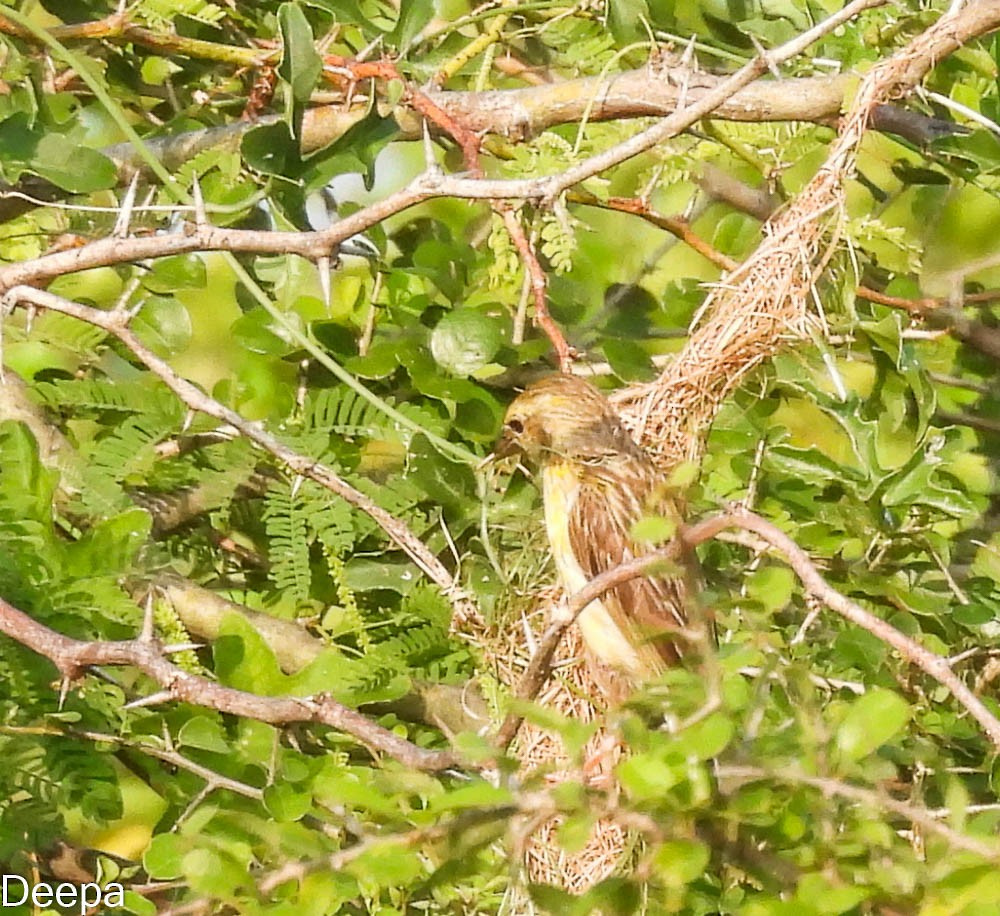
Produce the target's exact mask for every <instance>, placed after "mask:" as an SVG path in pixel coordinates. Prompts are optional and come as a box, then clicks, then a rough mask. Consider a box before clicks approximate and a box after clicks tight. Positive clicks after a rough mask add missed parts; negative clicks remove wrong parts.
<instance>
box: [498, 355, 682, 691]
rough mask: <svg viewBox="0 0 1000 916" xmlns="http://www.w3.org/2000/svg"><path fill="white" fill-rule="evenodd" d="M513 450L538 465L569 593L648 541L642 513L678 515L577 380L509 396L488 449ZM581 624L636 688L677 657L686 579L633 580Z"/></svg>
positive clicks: (613, 421)
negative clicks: (640, 533)
mask: <svg viewBox="0 0 1000 916" xmlns="http://www.w3.org/2000/svg"><path fill="white" fill-rule="evenodd" d="M515 453H518V454H521V455H522V456H523V457H524V458H525V460H526V461H527V462H528V463H529V464H531V465H534V466H535V467H537V468H539V469H540V472H541V475H540V476H541V481H542V483H541V486H542V496H543V501H544V504H545V522H546V529H547V533H548V536H549V543H550V545H551V547H552V554H553V557H554V559H555V562H556V567H557V569H558V571H559V576H560V579H561V580H562V584H563V587H564V588H565V589H566V591H567V592H568V593H570V594H572V593H573V592H576V591H578V590H579V589H580V588H582V587H583V585H584V584H585V583H586V582H587V581H588V580H590V579H592V578H593V577H594V576H596V575H598V574H599V573H602V572H605V571H606V570H608V569H612V568H614V567H616V566H618V565H619V564H621V563H622V562H623V561H625V560H629V559H631V558H632V557H635V556H639V555H641V554H642V553H644V552H646V551H647V550H648V549H649V548H648V546H644V545H642V544H639V543H636V542H635V541H634V540H633V538H632V536H631V530H632V526H633V525H634V524H635V522H636V521H638V519H640V518H641V517H642V516H644V515H661V516H665V517H667V518H674V519H676V520H678V521H679V515H678V511H677V508H676V506H675V505H674V503H673V502H672V501H671V500H669V499H668V498H666V497H665V495H664V493H663V481H662V479H661V477H660V475H659V473H658V472H657V470H656V468H655V466H654V465H653V463H652V461H650V459H649V457H648V456H647V455H646V453H645V452H643V450H642V449H641V448H640V447H639V446H638V445H636V443H635V442H634V441H633V440H632V438H631V436H629V434H628V432H627V431H626V430H625V428H624V427H623V426H622V424H621V420H620V419H619V418H618V416H617V414H615V412H614V410H612V408H611V405H610V404H609V403H608V402H607V400H606V399H605V398H604V396H603V395H602V394H601V393H600V392H599V391H598V390H597V389H596V388H594V386H593V385H591V384H590V383H589V382H586V381H584V380H583V379H580V378H576V377H574V376H570V375H552V376H549V377H547V378H544V379H542V380H541V381H539V382H536V383H535V384H533V385H531V386H530V387H528V388H527V389H526V390H525V391H524V392H523V393H522V394H520V395H518V397H517V398H515V399H514V401H513V402H512V403H511V405H510V407H509V408H508V410H507V415H506V417H505V421H504V427H503V432H502V434H501V437H500V440H499V442H498V443H497V447H496V450H495V454H496V455H497V456H498V457H502V456H505V455H511V454H515ZM578 622H579V625H580V627H581V630H582V631H583V636H584V640H585V641H586V643H587V647H588V649H589V650H590V652H591V653H592V654H593V655H594V656H595V657H596V658H597V659H598V660H599V661H600V662H601V663H602V665H603V666H604V667H605V668H607V669H610V671H611V672H612V673H613V674H617V675H619V676H624V678H625V679H626V681H627V682H628V683H627V686H635V685H636V684H638V683H639V682H641V681H643V680H645V679H647V678H650V677H653V676H655V675H657V674H659V673H661V672H662V671H663V670H664V669H665V668H666V667H667V666H668V665H671V664H674V663H675V662H676V661H677V660H678V658H679V657H680V654H681V650H680V647H679V645H678V642H677V641H675V639H671V635H670V634H671V632H672V631H676V630H678V629H679V628H682V627H684V626H685V613H684V587H683V582H682V581H681V580H680V579H678V578H674V577H669V576H646V577H640V578H637V579H632V580H631V581H629V582H626V583H624V584H622V585H620V586H618V587H617V588H615V589H613V590H611V591H609V592H607V593H605V595H604V596H603V597H602V598H601V599H600V600H599V601H595V602H593V603H592V604H591V605H589V606H588V607H587V608H586V609H585V610H584V612H583V613H582V614H581V615H580V617H579V618H578ZM602 680H606V679H605V678H602ZM612 680H614V679H613V678H612ZM619 680H620V678H619ZM605 686H606V685H605ZM619 686H621V685H619ZM614 693H615V694H616V696H622V691H621V690H615V691H614Z"/></svg>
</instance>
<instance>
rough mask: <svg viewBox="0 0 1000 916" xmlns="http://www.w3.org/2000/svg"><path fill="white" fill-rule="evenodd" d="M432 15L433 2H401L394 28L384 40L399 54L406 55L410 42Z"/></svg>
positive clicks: (402, 0) (424, 0)
mask: <svg viewBox="0 0 1000 916" xmlns="http://www.w3.org/2000/svg"><path fill="white" fill-rule="evenodd" d="M433 15H434V0H401V2H400V4H399V18H398V19H397V20H396V27H395V28H394V29H393V30H392V32H391V33H389V34H388V35H387V36H386V40H387V41H388V42H389V44H390V45H392V46H393V47H395V48H396V49H397V50H398V51H399V52H400V53H401V54H404V53H406V51H407V50H408V49H409V46H410V42H411V41H413V39H414V38H416V36H417V35H418V34H419V33H420V31H421V30H422V29H423V27H424V26H425V25H427V23H428V22H430V21H431V17H432V16H433Z"/></svg>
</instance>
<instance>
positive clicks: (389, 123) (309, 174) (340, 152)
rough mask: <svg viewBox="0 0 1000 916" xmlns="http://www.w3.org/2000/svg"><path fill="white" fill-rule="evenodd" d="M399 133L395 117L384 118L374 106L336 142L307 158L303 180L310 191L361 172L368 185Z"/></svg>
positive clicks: (366, 185) (369, 186)
mask: <svg viewBox="0 0 1000 916" xmlns="http://www.w3.org/2000/svg"><path fill="white" fill-rule="evenodd" d="M398 136H399V124H397V123H396V120H395V118H383V117H382V116H381V115H380V114H379V113H378V109H377V108H373V109H372V110H371V111H370V112H369V113H368V114H367V115H365V117H364V118H362V119H361V120H360V121H358V122H357V123H356V124H354V125H352V126H351V127H350V128H349V129H348V130H347V131H345V132H344V133H343V134H342V135H341V136H339V137H338V138H337V139H336V140H334V141H333V143H331V144H329V145H328V146H325V147H323V148H322V149H321V150H319V151H317V152H315V153H313V154H312V155H311V156H310V157H309V158H308V159H307V160H306V170H305V175H304V181H305V185H306V188H307V189H308V190H316V189H317V188H321V187H323V186H324V185H327V184H329V182H330V180H331V179H332V178H333V177H334V176H336V175H340V174H343V173H344V172H360V173H361V175H362V177H363V179H364V183H365V188H366V189H367V190H369V191H370V190H371V189H372V187H373V185H374V183H375V160H376V158H377V157H378V154H379V153H380V152H382V150H383V149H385V147H386V146H388V145H389V143H390V142H391V141H392V140H394V139H396V137H398Z"/></svg>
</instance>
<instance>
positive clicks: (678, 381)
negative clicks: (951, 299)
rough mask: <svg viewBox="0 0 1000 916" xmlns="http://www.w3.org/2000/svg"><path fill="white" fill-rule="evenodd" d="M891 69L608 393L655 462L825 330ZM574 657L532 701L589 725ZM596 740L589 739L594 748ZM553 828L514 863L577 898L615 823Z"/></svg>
mask: <svg viewBox="0 0 1000 916" xmlns="http://www.w3.org/2000/svg"><path fill="white" fill-rule="evenodd" d="M905 64H906V61H905V59H904V60H901V61H897V60H895V59H894V60H893V61H892V65H893V66H895V67H896V68H897V69H898V68H899V67H900V66H905ZM893 66H889V65H882V66H881V67H877V68H875V69H873V70H872V71H871V72H870V73H869V74H868V75H867V76H866V78H865V80H864V81H863V82H862V85H861V87H860V88H859V91H858V94H857V96H856V97H855V101H854V106H853V109H852V112H851V114H850V115H849V116H848V117H847V118H845V119H844V122H843V125H842V128H841V131H840V135H839V136H838V138H837V140H836V141H835V143H834V144H833V147H832V148H831V151H830V154H829V156H828V158H827V161H826V163H825V164H824V166H823V167H822V168H821V169H820V170H819V171H818V172H817V173H816V175H815V176H814V178H813V179H812V181H811V182H810V183H809V184H808V185H807V186H806V188H805V189H804V190H803V191H802V193H801V194H800V195H799V196H798V197H797V198H796V199H795V200H794V201H793V202H791V203H790V204H789V205H788V206H787V207H786V208H785V209H784V210H783V211H782V212H780V213H778V214H777V215H776V216H775V217H773V218H772V219H771V221H770V222H769V223H767V224H766V225H765V227H764V233H765V238H764V240H763V242H762V243H761V245H760V246H759V247H758V248H757V250H756V251H755V252H754V254H753V255H751V256H750V257H749V258H748V259H747V260H746V261H745V262H744V263H743V264H742V265H740V267H738V268H737V269H736V270H735V271H733V272H732V273H731V274H729V276H727V277H725V278H724V280H722V281H720V282H719V283H717V284H716V285H715V286H714V287H713V288H712V290H711V291H710V294H709V296H708V298H707V299H706V302H705V305H704V306H703V308H702V310H701V312H700V313H699V315H698V316H697V318H696V320H695V322H694V324H693V327H692V331H691V336H690V337H689V339H688V343H687V344H686V346H685V347H684V349H683V350H682V351H681V352H680V353H679V354H678V355H677V358H676V359H675V360H674V361H673V362H672V363H671V364H670V365H668V366H667V368H666V369H665V370H664V372H663V373H662V375H661V376H660V377H659V378H658V379H656V380H655V381H654V382H652V383H650V384H647V385H633V386H631V387H627V388H624V389H622V390H621V391H619V392H617V394H616V395H614V396H613V398H612V401H613V403H614V404H615V406H616V407H617V409H618V411H619V413H620V414H621V416H622V419H623V420H624V422H625V424H626V426H627V427H628V428H629V431H630V432H631V433H632V435H633V436H634V438H635V439H636V441H638V442H639V443H641V444H642V445H643V446H644V447H646V448H647V450H648V451H649V452H650V454H651V456H652V457H653V458H654V460H655V461H656V462H657V463H658V465H659V466H660V467H662V468H664V469H669V468H671V467H675V466H676V465H677V464H679V463H681V462H684V461H692V460H697V459H698V458H699V457H700V454H701V452H702V449H703V447H704V440H705V434H706V432H707V430H708V428H709V426H710V425H711V423H712V421H713V420H714V418H715V416H716V414H717V412H718V410H719V407H720V405H721V404H722V402H723V400H724V399H725V398H726V397H727V396H728V395H729V394H730V393H731V392H732V391H733V390H734V389H735V388H736V387H737V386H738V385H739V384H741V382H743V381H744V380H745V379H746V377H747V375H748V373H750V372H751V371H752V370H753V369H755V368H756V367H757V366H759V365H760V364H761V363H763V362H765V361H767V360H769V359H772V358H773V357H774V355H775V354H776V353H777V352H778V351H779V350H781V349H782V348H784V347H786V346H787V345H788V344H789V343H790V342H792V341H797V340H801V339H802V338H803V337H805V336H807V335H809V334H810V333H812V332H813V331H820V332H821V331H823V330H825V322H824V319H823V315H822V311H821V310H820V309H818V308H817V309H815V310H813V309H812V305H813V303H815V304H816V305H818V301H819V300H818V297H817V296H816V294H815V286H816V282H817V280H818V278H819V276H820V275H821V273H822V272H823V270H824V268H825V267H826V264H827V262H828V260H829V258H830V256H831V255H832V253H833V252H834V250H835V249H836V244H837V236H838V229H839V225H840V220H841V219H842V218H843V199H844V184H845V181H846V179H847V178H848V177H849V175H850V173H851V171H852V169H853V165H854V157H855V153H856V150H857V146H858V143H859V142H860V140H861V137H862V135H863V133H864V130H865V126H866V124H867V118H868V112H869V111H870V110H871V108H872V106H873V105H874V104H875V103H876V102H877V101H879V100H881V99H882V98H884V97H886V96H887V94H888V93H889V92H890V89H891V87H892V86H893V85H894V80H895V79H896V76H895V71H894V70H893ZM544 598H545V600H543V601H542V602H541V603H540V607H542V608H545V607H551V606H552V605H553V602H554V601H556V600H558V595H557V594H553V591H552V590H549V591H548V593H547V594H546V595H545V596H544ZM541 616H543V612H537V611H536V614H535V615H533V617H534V619H532V620H530V621H529V622H528V623H529V627H528V628H527V629H528V630H530V631H532V632H533V633H534V634H535V636H534V637H533V638H537V634H539V633H541V632H542V629H543V627H542V626H540V625H539V624H540V622H541V621H539V620H538V619H537V618H538V617H541ZM526 632H527V630H526V631H525V632H522V633H521V634H520V636H521V637H522V644H521V646H520V647H519V648H518V649H517V650H515V651H512V647H511V640H510V634H509V633H508V634H506V637H507V638H506V640H502V641H501V642H502V644H503V649H502V654H503V656H504V658H503V660H499V659H498V665H497V667H498V668H500V669H501V671H502V674H503V675H506V681H507V683H508V684H511V685H513V684H516V683H517V678H518V676H519V673H520V670H519V669H520V668H521V667H522V664H523V663H524V662H525V661H526V659H527V657H528V656H529V655H530V650H529V649H528V644H529V643H530V641H531V640H530V639H528V638H527V637H526ZM585 655H586V649H585V648H584V646H583V645H582V640H581V638H580V635H579V632H578V631H577V630H576V629H575V628H574V629H573V630H571V635H570V636H568V638H567V639H566V640H565V642H564V645H563V646H562V648H561V650H560V653H559V656H558V657H559V659H560V661H561V663H562V666H561V667H560V668H559V669H558V677H556V678H553V679H552V680H551V681H550V684H549V687H548V688H547V689H546V690H545V691H544V693H543V695H542V696H541V697H540V698H539V699H540V701H541V702H542V703H544V704H546V705H548V706H549V707H550V708H553V709H556V710H558V711H559V712H561V713H563V714H565V715H570V716H574V717H576V718H578V719H579V720H580V721H583V722H591V721H596V720H598V719H599V718H600V716H601V715H602V713H601V712H600V710H599V709H598V708H597V707H596V706H595V705H594V704H592V703H591V702H589V700H588V699H587V698H588V697H590V696H597V695H599V692H598V691H596V690H595V684H594V681H593V678H592V676H591V669H590V666H589V665H588V662H587V660H586V657H585ZM515 659H520V662H517V661H515ZM504 669H505V670H504ZM602 741H603V738H602V736H601V735H598V736H597V737H596V738H595V739H594V741H593V742H592V744H593V746H594V748H595V749H596V748H597V747H598V746H599V745H600V744H601V743H602ZM516 751H517V754H518V757H519V759H520V760H521V763H522V770H523V771H524V772H525V773H530V772H536V771H538V770H540V769H541V770H543V771H544V772H546V773H548V778H549V779H550V780H556V779H583V778H585V774H582V773H580V772H579V771H574V770H573V769H572V768H571V767H570V762H569V759H568V757H567V755H566V753H565V750H564V748H563V746H562V743H561V742H560V740H559V739H558V737H556V736H554V735H552V734H551V733H549V732H546V731H545V730H544V729H541V728H539V727H537V726H535V725H532V724H530V723H526V724H525V725H524V726H522V728H521V730H520V732H519V734H518V739H517V745H516ZM558 830H559V821H558V819H557V818H553V819H549V820H547V821H545V822H544V823H542V824H541V825H540V826H538V827H537V828H536V829H535V830H534V832H533V834H532V836H531V837H530V838H529V839H528V841H527V843H526V844H525V846H524V860H525V863H524V864H525V866H526V871H527V874H528V876H529V877H530V879H531V880H533V881H537V882H543V883H548V884H554V885H558V886H561V887H563V888H566V889H568V890H571V891H574V892H578V893H579V892H583V891H585V890H587V889H588V888H590V887H592V886H593V885H594V884H595V883H596V882H597V881H600V880H601V879H603V878H605V877H607V876H608V875H610V874H612V873H613V872H614V871H615V870H616V869H618V868H619V867H620V866H621V863H622V860H623V858H624V857H625V854H626V849H627V847H628V840H629V838H628V835H627V831H626V830H624V829H623V828H622V827H621V826H620V825H618V824H616V823H613V822H611V821H608V820H603V821H600V822H598V823H597V824H596V826H595V828H594V830H593V832H592V835H591V837H590V839H589V841H588V842H587V844H586V846H585V847H584V848H583V849H582V850H581V851H579V852H576V853H574V854H567V853H565V852H564V851H563V850H562V849H561V847H560V844H559V842H558V836H557V833H558Z"/></svg>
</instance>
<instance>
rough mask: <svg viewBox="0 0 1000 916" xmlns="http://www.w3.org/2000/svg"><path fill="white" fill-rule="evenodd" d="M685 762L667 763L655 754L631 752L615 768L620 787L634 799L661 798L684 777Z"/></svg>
mask: <svg viewBox="0 0 1000 916" xmlns="http://www.w3.org/2000/svg"><path fill="white" fill-rule="evenodd" d="M686 771H687V764H686V763H679V764H675V763H667V761H666V760H664V759H663V758H662V757H660V756H659V755H656V754H633V755H632V756H631V757H628V758H627V759H626V760H624V761H623V762H622V763H621V764H619V765H618V769H617V770H616V772H617V774H618V779H619V780H620V781H621V784H622V788H623V789H624V790H625V791H626V792H627V793H628V794H629V796H630V797H631V798H633V799H635V800H636V801H643V800H646V799H650V800H651V799H657V798H661V797H662V796H663V794H664V793H665V792H666V791H667V790H669V789H672V788H673V787H674V786H676V785H679V784H680V783H682V782H683V781H684V780H685V778H686Z"/></svg>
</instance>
